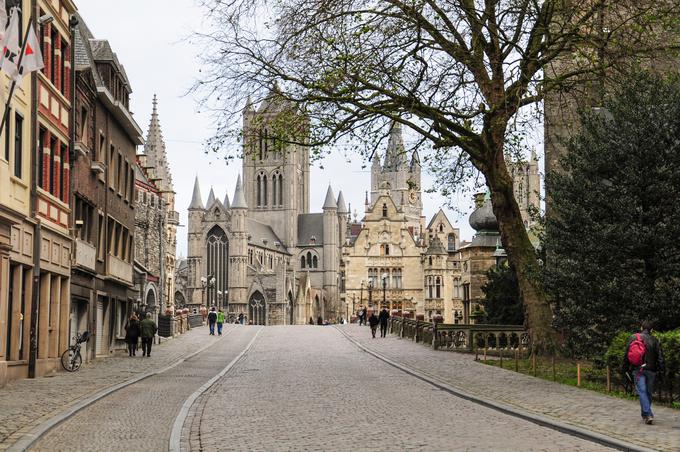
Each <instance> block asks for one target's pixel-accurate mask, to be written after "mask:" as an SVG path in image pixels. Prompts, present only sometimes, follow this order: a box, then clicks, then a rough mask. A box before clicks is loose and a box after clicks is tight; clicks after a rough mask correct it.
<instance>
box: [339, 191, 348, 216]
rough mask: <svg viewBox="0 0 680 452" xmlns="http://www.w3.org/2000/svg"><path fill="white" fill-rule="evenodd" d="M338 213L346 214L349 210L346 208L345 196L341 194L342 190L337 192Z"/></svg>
mask: <svg viewBox="0 0 680 452" xmlns="http://www.w3.org/2000/svg"><path fill="white" fill-rule="evenodd" d="M337 205H338V213H344V214H347V213H349V210H347V205H346V204H345V197H344V196H343V194H342V191H340V193H339V194H338V203H337Z"/></svg>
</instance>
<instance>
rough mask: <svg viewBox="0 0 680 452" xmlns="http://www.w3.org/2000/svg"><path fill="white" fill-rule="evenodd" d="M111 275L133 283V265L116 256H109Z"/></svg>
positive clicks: (108, 262)
mask: <svg viewBox="0 0 680 452" xmlns="http://www.w3.org/2000/svg"><path fill="white" fill-rule="evenodd" d="M107 264H108V269H109V276H111V277H113V278H116V279H118V280H120V281H123V282H125V283H128V284H132V265H131V264H128V263H127V262H125V261H124V260H122V259H118V258H117V257H116V256H111V255H110V254H109V255H108V256H107Z"/></svg>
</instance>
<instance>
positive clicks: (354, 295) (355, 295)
mask: <svg viewBox="0 0 680 452" xmlns="http://www.w3.org/2000/svg"><path fill="white" fill-rule="evenodd" d="M356 298H357V294H355V293H353V294H352V315H354V314H356V311H355V310H354V309H355V308H354V302H355V301H356ZM348 321H349V323H352V317H350V318H349V319H348Z"/></svg>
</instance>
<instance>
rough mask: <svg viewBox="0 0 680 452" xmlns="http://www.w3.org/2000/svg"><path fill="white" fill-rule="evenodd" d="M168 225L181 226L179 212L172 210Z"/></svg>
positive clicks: (169, 213)
mask: <svg viewBox="0 0 680 452" xmlns="http://www.w3.org/2000/svg"><path fill="white" fill-rule="evenodd" d="M168 224H169V225H172V226H178V225H179V212H176V211H174V210H171V211H170V212H168Z"/></svg>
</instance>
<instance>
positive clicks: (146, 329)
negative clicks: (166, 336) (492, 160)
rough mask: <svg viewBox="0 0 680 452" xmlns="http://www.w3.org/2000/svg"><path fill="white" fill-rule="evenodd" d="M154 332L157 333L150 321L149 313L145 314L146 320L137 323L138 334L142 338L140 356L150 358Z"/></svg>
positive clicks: (155, 327)
mask: <svg viewBox="0 0 680 452" xmlns="http://www.w3.org/2000/svg"><path fill="white" fill-rule="evenodd" d="M156 331H158V327H157V326H156V322H154V321H153V320H151V313H150V312H147V313H146V318H145V319H144V320H142V321H141V322H140V323H139V333H140V335H141V336H142V356H147V357H148V356H151V345H152V344H153V337H154V336H155V335H156Z"/></svg>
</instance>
